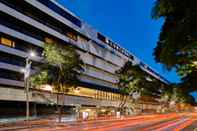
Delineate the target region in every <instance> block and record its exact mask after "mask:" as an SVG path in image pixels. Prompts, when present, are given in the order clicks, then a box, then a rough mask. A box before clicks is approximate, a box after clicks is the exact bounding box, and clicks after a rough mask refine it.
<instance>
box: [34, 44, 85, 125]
mask: <svg viewBox="0 0 197 131" xmlns="http://www.w3.org/2000/svg"><path fill="white" fill-rule="evenodd" d="M43 58H44V59H43V64H42V65H41V66H40V67H39V71H38V72H37V73H36V74H35V75H33V77H32V78H31V81H32V83H33V86H34V87H38V88H39V87H40V85H43V84H50V85H51V86H52V87H53V91H54V92H55V93H57V109H58V112H59V122H60V121H61V116H62V107H63V106H64V98H63V97H64V94H65V93H67V92H69V90H71V88H75V87H76V86H77V85H78V82H79V79H78V75H79V74H80V72H81V71H83V68H82V66H83V62H82V60H81V59H80V56H79V55H78V53H77V52H76V50H75V49H74V47H72V46H71V45H59V44H56V43H50V44H44V51H43ZM60 95H62V98H63V100H62V103H60V98H59V97H60Z"/></svg>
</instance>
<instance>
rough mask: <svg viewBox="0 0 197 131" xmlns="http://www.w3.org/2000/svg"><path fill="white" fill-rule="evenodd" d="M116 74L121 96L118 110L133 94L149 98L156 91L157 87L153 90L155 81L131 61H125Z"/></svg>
mask: <svg viewBox="0 0 197 131" xmlns="http://www.w3.org/2000/svg"><path fill="white" fill-rule="evenodd" d="M116 74H117V75H118V76H119V81H118V86H119V89H120V92H121V94H122V98H121V103H120V105H119V107H120V110H122V108H123V107H124V105H125V103H126V101H127V100H128V98H129V97H130V95H133V93H139V94H141V95H149V96H150V95H154V93H156V92H157V91H158V87H156V88H154V87H155V86H156V85H153V83H156V79H154V78H152V77H151V76H150V75H149V74H148V73H147V72H145V71H144V70H143V69H142V68H141V67H140V65H134V64H133V63H132V62H131V61H127V62H126V63H125V64H124V66H123V67H122V68H120V69H119V70H117V71H116ZM157 82H158V81H157Z"/></svg>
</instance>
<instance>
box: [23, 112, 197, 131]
mask: <svg viewBox="0 0 197 131" xmlns="http://www.w3.org/2000/svg"><path fill="white" fill-rule="evenodd" d="M195 129H196V131H197V113H181V114H180V113H179V114H177V113H171V114H163V115H143V116H133V117H127V118H123V119H122V120H120V119H119V120H117V119H115V120H94V121H85V122H74V123H70V124H65V123H62V124H51V125H49V126H42V127H35V128H31V129H21V130H20V131H179V130H183V131H193V130H195Z"/></svg>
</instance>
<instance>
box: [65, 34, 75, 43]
mask: <svg viewBox="0 0 197 131" xmlns="http://www.w3.org/2000/svg"><path fill="white" fill-rule="evenodd" d="M66 36H68V37H69V38H71V39H72V40H74V41H77V35H76V34H74V33H73V32H66Z"/></svg>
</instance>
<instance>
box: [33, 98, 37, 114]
mask: <svg viewBox="0 0 197 131" xmlns="http://www.w3.org/2000/svg"><path fill="white" fill-rule="evenodd" d="M33 105H34V107H33V115H34V116H35V117H37V105H36V102H35V103H34V104H33Z"/></svg>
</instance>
